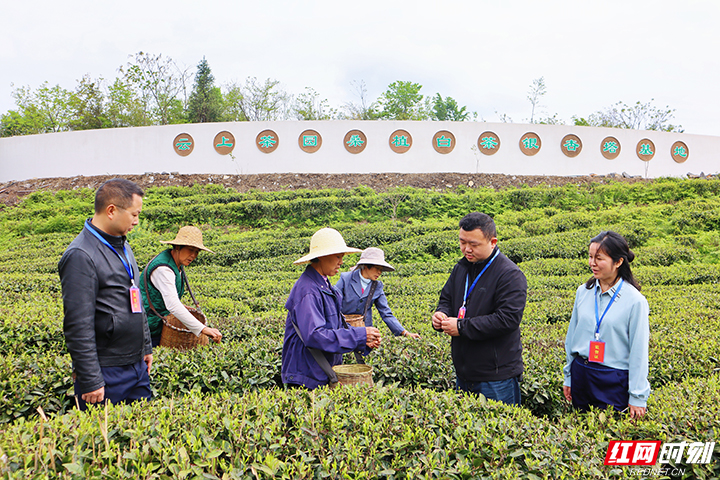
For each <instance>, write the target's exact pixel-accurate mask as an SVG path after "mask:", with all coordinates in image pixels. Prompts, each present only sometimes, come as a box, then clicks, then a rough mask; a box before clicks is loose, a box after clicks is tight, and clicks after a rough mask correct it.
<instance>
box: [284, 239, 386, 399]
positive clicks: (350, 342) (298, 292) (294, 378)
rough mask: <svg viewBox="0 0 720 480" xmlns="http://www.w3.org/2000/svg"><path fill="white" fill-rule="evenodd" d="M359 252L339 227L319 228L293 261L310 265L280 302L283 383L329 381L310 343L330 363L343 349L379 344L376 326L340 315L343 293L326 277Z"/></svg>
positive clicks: (366, 349) (336, 362)
mask: <svg viewBox="0 0 720 480" xmlns="http://www.w3.org/2000/svg"><path fill="white" fill-rule="evenodd" d="M358 252H361V250H360V249H357V248H351V247H348V246H347V245H346V244H345V240H344V239H343V237H342V235H340V232H338V231H337V230H334V229H332V228H323V229H320V230H318V231H317V232H315V234H314V235H313V236H312V238H311V239H310V253H308V254H307V255H305V256H303V257H301V258H300V259H298V260H296V261H295V262H293V263H294V264H295V265H302V264H305V263H309V265H308V266H307V267H306V268H305V271H304V272H303V274H302V275H301V276H300V278H299V279H298V280H297V282H295V285H293V288H292V290H291V291H290V296H289V297H288V300H287V302H286V303H285V308H286V309H287V311H288V315H287V320H286V321H285V338H284V340H283V350H282V369H281V373H282V381H283V383H284V384H285V385H286V386H288V387H299V386H302V387H305V388H308V389H314V388H317V387H319V386H321V385H327V384H328V383H329V379H328V376H327V374H326V373H325V372H324V371H323V369H322V367H321V366H320V364H318V361H317V360H316V359H315V358H314V357H313V354H312V352H311V351H310V349H311V348H312V349H316V350H319V351H321V354H322V355H323V356H324V357H325V359H326V360H327V362H328V363H329V364H330V366H333V365H339V364H341V363H342V356H343V353H348V352H352V351H355V350H360V351H362V352H363V353H365V354H367V353H369V352H370V349H373V348H377V347H379V346H380V340H381V338H380V331H379V330H378V329H377V328H375V327H349V326H348V325H347V324H346V323H345V322H344V321H343V319H342V314H341V313H340V305H341V304H342V296H341V294H340V292H339V291H338V290H337V289H336V288H335V287H333V286H332V285H331V284H330V281H329V280H328V279H329V277H332V276H334V275H337V273H338V270H339V269H340V266H341V265H342V263H343V261H342V259H343V256H345V254H347V253H358ZM298 334H299V335H300V336H299V335H298Z"/></svg>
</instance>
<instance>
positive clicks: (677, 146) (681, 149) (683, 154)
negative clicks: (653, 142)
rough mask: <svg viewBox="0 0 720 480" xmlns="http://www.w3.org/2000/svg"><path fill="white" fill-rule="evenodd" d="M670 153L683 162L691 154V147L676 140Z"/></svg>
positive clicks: (679, 161) (678, 161)
mask: <svg viewBox="0 0 720 480" xmlns="http://www.w3.org/2000/svg"><path fill="white" fill-rule="evenodd" d="M670 155H672V159H673V160H675V161H676V162H677V163H683V162H684V161H685V160H687V159H688V157H689V156H690V149H689V148H688V146H687V145H685V143H684V142H679V141H678V142H675V143H673V144H672V147H670Z"/></svg>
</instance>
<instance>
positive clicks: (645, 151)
mask: <svg viewBox="0 0 720 480" xmlns="http://www.w3.org/2000/svg"><path fill="white" fill-rule="evenodd" d="M635 153H637V156H638V158H639V159H640V160H642V161H643V162H649V161H650V160H652V158H653V157H654V156H655V144H654V143H653V142H652V140H650V139H649V138H643V139H642V140H640V141H639V142H638V144H637V147H635Z"/></svg>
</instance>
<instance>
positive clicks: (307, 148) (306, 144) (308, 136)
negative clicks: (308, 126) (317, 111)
mask: <svg viewBox="0 0 720 480" xmlns="http://www.w3.org/2000/svg"><path fill="white" fill-rule="evenodd" d="M298 145H299V146H300V150H302V151H303V152H307V153H315V152H317V151H318V150H320V147H321V146H322V137H321V136H320V134H319V133H318V132H316V131H315V130H305V131H304V132H302V133H301V134H300V136H299V137H298Z"/></svg>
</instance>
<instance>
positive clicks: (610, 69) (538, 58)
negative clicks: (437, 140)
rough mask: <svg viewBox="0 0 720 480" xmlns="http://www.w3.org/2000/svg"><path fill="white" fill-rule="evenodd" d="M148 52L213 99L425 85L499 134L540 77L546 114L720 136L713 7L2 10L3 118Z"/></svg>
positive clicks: (448, 4)
mask: <svg viewBox="0 0 720 480" xmlns="http://www.w3.org/2000/svg"><path fill="white" fill-rule="evenodd" d="M139 51H144V52H150V53H154V54H162V55H163V56H169V57H171V58H172V59H173V60H175V61H176V62H177V63H178V64H180V65H182V66H187V67H191V70H192V71H193V72H194V71H195V68H196V66H197V63H198V62H199V61H200V60H201V59H202V58H203V56H205V58H206V59H207V61H208V63H209V65H210V67H211V69H212V72H213V74H214V76H215V80H216V84H218V85H219V86H222V85H224V84H226V83H228V82H230V81H241V82H242V81H244V80H245V78H247V77H248V76H253V77H257V78H258V79H260V80H264V79H266V78H272V79H276V80H278V81H280V82H281V84H282V86H283V88H284V89H285V90H286V91H288V92H289V93H292V94H298V93H302V92H303V90H304V88H305V87H306V86H308V87H312V88H314V89H315V90H316V91H317V92H318V93H319V94H320V96H321V97H322V98H327V99H328V101H329V102H330V104H331V106H333V107H340V106H341V105H342V104H344V103H345V102H350V101H358V100H359V99H358V98H357V96H356V95H355V93H354V89H353V87H352V85H351V82H352V81H364V82H365V84H366V85H367V90H368V97H369V98H370V99H371V100H374V99H376V98H377V97H378V96H379V95H380V94H381V93H382V92H383V91H385V90H386V89H387V86H388V85H389V84H390V83H392V82H394V81H397V80H403V81H412V82H417V83H420V84H421V85H422V86H423V88H422V90H421V93H423V94H425V95H431V96H432V95H434V94H435V93H440V94H441V95H443V97H445V96H451V97H453V98H455V99H456V100H457V101H458V102H459V103H460V105H466V106H467V107H468V110H470V111H476V112H477V113H478V116H479V119H484V120H486V121H489V122H497V121H499V120H500V117H499V115H500V114H507V115H508V116H509V117H510V118H512V120H513V121H514V122H526V121H527V120H528V119H529V118H530V110H531V105H530V102H529V101H528V100H527V95H528V90H529V88H530V84H531V83H532V81H533V79H536V78H539V77H541V76H542V77H544V78H545V84H546V86H547V94H546V95H545V97H544V98H543V99H542V102H541V103H542V105H543V106H544V108H542V109H541V114H542V115H546V116H547V115H554V114H557V115H558V117H559V118H561V119H563V120H565V121H566V122H570V118H571V117H572V116H573V115H578V116H587V115H588V114H590V113H592V112H595V111H598V110H602V109H605V108H607V107H609V106H610V105H612V104H614V103H616V102H618V101H622V102H625V103H634V102H636V101H642V102H648V101H650V100H651V99H654V105H656V106H658V107H664V106H666V105H667V106H669V107H670V108H673V109H675V118H674V120H673V123H676V124H678V123H679V124H681V125H682V126H683V127H684V128H685V131H686V133H696V134H704V135H720V99H719V98H718V89H719V88H720V1H717V0H705V1H695V0H685V1H682V2H679V1H672V2H671V1H667V0H654V1H644V0H643V1H636V0H604V1H596V2H589V1H583V0H574V1H565V0H542V1H538V0H515V1H513V0H494V1H487V0H472V1H471V0H467V1H455V0H446V1H444V2H438V1H427V0H415V1H413V2H410V1H407V2H395V1H392V0H382V1H380V0H365V1H363V2H344V1H342V0H317V1H312V0H306V1H304V2H303V1H274V0H264V1H255V2H249V1H247V0H205V1H202V2H201V1H196V0H195V1H187V0H174V1H168V0H145V1H138V0H124V1H121V2H117V3H116V2H102V1H97V0H92V1H88V0H69V1H66V2H58V1H56V0H53V1H47V0H40V1H12V0H8V1H5V2H3V5H2V7H1V8H0V113H4V112H6V111H7V110H9V109H12V108H15V104H14V101H13V98H12V96H11V93H12V91H13V87H12V86H11V84H15V86H16V87H17V86H21V85H22V86H29V87H31V88H33V89H35V88H37V87H38V86H39V85H40V84H41V83H42V82H44V81H47V82H49V83H50V84H51V85H55V84H59V85H60V86H62V87H64V88H67V89H70V90H72V89H74V88H75V86H76V82H77V80H78V79H79V78H81V77H82V76H83V75H84V74H89V75H90V76H91V77H93V78H96V77H104V78H105V79H114V78H115V77H116V76H118V72H117V69H118V67H120V66H121V65H124V64H126V63H127V62H128V61H129V56H130V55H132V54H134V53H137V52H139ZM536 115H537V113H536Z"/></svg>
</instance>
